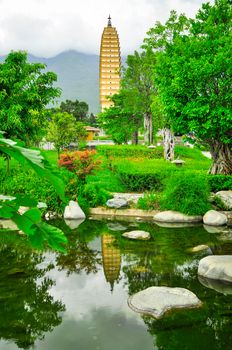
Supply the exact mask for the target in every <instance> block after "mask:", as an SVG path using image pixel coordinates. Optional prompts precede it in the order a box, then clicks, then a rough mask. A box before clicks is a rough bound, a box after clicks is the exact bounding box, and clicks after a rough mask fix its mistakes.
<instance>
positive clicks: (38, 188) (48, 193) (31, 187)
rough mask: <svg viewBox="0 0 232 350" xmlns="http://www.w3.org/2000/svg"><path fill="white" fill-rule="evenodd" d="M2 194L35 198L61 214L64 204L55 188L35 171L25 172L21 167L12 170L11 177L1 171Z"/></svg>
mask: <svg viewBox="0 0 232 350" xmlns="http://www.w3.org/2000/svg"><path fill="white" fill-rule="evenodd" d="M0 193H2V194H7V195H12V196H14V195H15V194H20V195H27V196H29V197H32V198H34V199H35V200H37V201H38V202H45V203H46V204H47V207H48V208H47V209H48V210H52V211H56V212H61V211H62V210H63V207H62V206H63V204H62V203H61V201H60V200H59V197H58V195H57V193H56V191H55V189H54V188H53V186H52V185H51V184H50V183H49V182H48V181H47V180H46V179H44V178H40V177H39V176H38V175H37V174H35V172H34V171H33V170H29V169H28V170H23V169H22V168H21V167H18V168H17V169H16V168H15V169H12V170H11V173H10V176H7V175H6V173H5V172H4V171H2V170H1V171H0Z"/></svg>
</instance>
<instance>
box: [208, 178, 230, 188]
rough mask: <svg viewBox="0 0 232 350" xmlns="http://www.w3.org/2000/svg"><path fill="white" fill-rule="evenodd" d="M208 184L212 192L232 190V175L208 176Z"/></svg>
mask: <svg viewBox="0 0 232 350" xmlns="http://www.w3.org/2000/svg"><path fill="white" fill-rule="evenodd" d="M208 182H209V187H210V190H211V191H212V192H218V191H223V190H232V175H208Z"/></svg>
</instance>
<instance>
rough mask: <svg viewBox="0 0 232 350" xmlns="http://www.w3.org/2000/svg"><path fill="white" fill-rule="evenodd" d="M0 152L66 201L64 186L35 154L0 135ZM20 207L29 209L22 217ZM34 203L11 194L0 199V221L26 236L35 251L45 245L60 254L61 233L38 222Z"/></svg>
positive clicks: (18, 195)
mask: <svg viewBox="0 0 232 350" xmlns="http://www.w3.org/2000/svg"><path fill="white" fill-rule="evenodd" d="M0 151H1V152H3V153H5V154H7V155H8V156H11V157H13V158H14V159H16V160H17V161H18V162H19V163H21V165H22V166H28V167H30V168H31V169H33V170H34V171H35V172H36V173H37V174H38V175H39V176H40V177H41V178H45V179H47V180H48V182H50V184H51V185H52V186H53V187H54V189H55V190H56V192H57V194H58V195H59V197H60V199H61V200H64V201H65V200H66V199H65V195H64V184H63V181H62V179H61V178H60V177H59V176H58V174H57V173H56V172H55V171H54V170H53V169H52V168H51V166H50V164H49V163H48V162H47V161H46V160H45V159H44V157H43V156H42V155H41V154H40V152H39V151H35V150H30V149H26V148H22V147H19V146H18V145H17V144H16V142H14V141H12V140H10V139H5V138H4V137H3V136H2V134H0ZM20 206H25V207H29V209H28V210H26V212H25V213H23V214H22V215H21V214H20V212H19V208H20ZM37 206H38V201H36V200H35V199H34V198H32V197H29V196H28V193H26V196H24V195H20V194H17V193H13V196H9V195H8V193H4V194H1V195H0V217H2V218H6V219H11V220H12V221H13V222H14V223H15V224H16V225H17V227H18V228H19V230H22V231H23V233H25V234H26V235H28V237H29V239H30V241H31V242H32V244H33V245H34V246H36V247H37V248H42V247H43V244H44V241H46V242H47V243H48V244H49V245H50V246H51V247H52V248H55V249H58V250H64V248H63V244H64V243H66V242H67V240H66V238H65V236H64V234H63V232H62V231H61V230H59V229H57V228H56V227H53V226H51V225H48V224H46V223H45V222H43V221H42V220H41V212H40V210H39V209H38V208H37Z"/></svg>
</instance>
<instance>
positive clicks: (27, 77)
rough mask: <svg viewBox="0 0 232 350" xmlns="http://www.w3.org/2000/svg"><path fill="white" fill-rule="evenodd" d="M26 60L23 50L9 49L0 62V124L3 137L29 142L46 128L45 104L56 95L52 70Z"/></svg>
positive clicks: (58, 91)
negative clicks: (3, 59) (46, 69)
mask: <svg viewBox="0 0 232 350" xmlns="http://www.w3.org/2000/svg"><path fill="white" fill-rule="evenodd" d="M44 69H45V65H43V64H41V63H29V62H28V61H27V54H26V53H25V52H11V53H10V54H9V55H8V56H7V57H6V59H5V62H3V63H1V64H0V125H1V130H2V131H5V136H6V137H7V138H13V139H19V140H23V141H24V142H26V144H27V145H28V144H31V143H32V142H33V141H38V140H40V139H41V137H42V135H43V129H44V128H45V127H46V122H47V112H46V109H45V107H46V105H47V104H48V103H50V102H51V101H53V99H54V98H55V97H58V96H59V95H60V90H59V89H58V88H55V87H54V86H53V84H54V82H55V81H56V79H57V77H56V74H55V73H52V72H43V70H44Z"/></svg>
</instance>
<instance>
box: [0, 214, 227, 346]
mask: <svg viewBox="0 0 232 350" xmlns="http://www.w3.org/2000/svg"><path fill="white" fill-rule="evenodd" d="M54 224H56V225H58V226H59V227H61V228H62V229H63V230H64V231H65V232H66V235H67V237H68V238H69V245H68V248H67V253H66V254H63V253H57V252H53V251H50V250H44V251H43V252H38V251H36V250H34V249H33V248H32V247H30V245H29V243H28V242H27V240H26V239H24V238H22V237H18V236H16V235H13V234H2V235H1V238H0V259H1V261H0V274H1V276H0V310H1V312H0V339H1V340H0V349H1V350H3V349H4V350H15V349H18V348H19V349H30V348H33V349H39V350H40V349H41V350H42V349H43V350H48V349H49V350H50V349H56V350H61V349H62V350H63V349H69V350H73V349H78V350H82V349H83V350H84V349H88V350H93V349H98V350H116V349H117V350H118V349H120V350H132V349H133V350H141V349H142V350H152V349H159V350H161V349H165V350H169V349H170V350H180V349H181V350H182V349H186V350H193V349H194V350H196V349H204V350H205V349H211V350H214V349H224V350H225V349H231V348H232V332H231V329H232V328H231V326H232V287H231V286H230V285H222V284H220V283H217V282H215V283H213V284H212V283H211V284H207V281H204V280H200V281H199V279H198V276H197V267H198V263H199V260H200V259H201V258H202V257H204V256H206V255H208V254H232V233H231V231H230V230H229V229H226V228H225V229H223V230H224V231H223V232H214V230H212V229H211V230H210V231H211V232H208V231H207V230H206V229H204V228H203V227H202V226H197V227H177V228H166V227H159V226H157V225H156V224H151V223H138V222H115V221H113V222H111V221H94V220H86V221H85V222H84V223H82V224H81V225H80V226H79V227H77V228H76V229H74V230H71V229H70V228H69V227H68V226H66V224H65V223H64V222H62V221H60V222H54ZM133 229H143V230H146V231H149V232H150V233H151V235H152V239H151V240H150V241H144V242H139V241H130V240H127V239H124V238H122V236H121V235H122V233H123V232H125V231H126V230H133ZM200 244H206V245H208V246H209V250H208V251H204V252H198V253H190V251H189V250H190V249H191V248H192V247H194V246H197V245H200ZM150 286H170V287H183V288H187V289H189V290H191V291H192V292H194V293H195V294H196V295H197V296H198V298H199V299H201V300H202V301H203V307H202V308H201V309H196V310H194V309H192V310H185V311H181V312H172V313H170V314H168V315H167V316H166V317H164V318H163V319H162V320H159V321H156V320H154V319H153V318H151V317H145V316H142V315H140V314H137V313H135V312H133V311H132V310H131V309H130V308H129V307H128V305H127V298H128V296H129V295H132V294H133V293H136V292H138V291H140V290H142V289H145V288H147V287H150Z"/></svg>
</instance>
